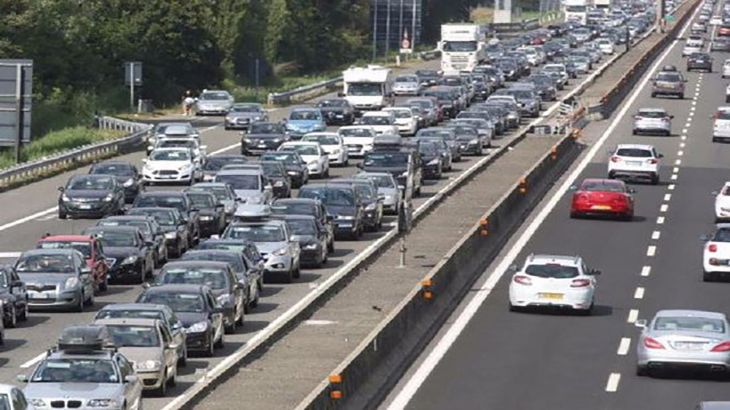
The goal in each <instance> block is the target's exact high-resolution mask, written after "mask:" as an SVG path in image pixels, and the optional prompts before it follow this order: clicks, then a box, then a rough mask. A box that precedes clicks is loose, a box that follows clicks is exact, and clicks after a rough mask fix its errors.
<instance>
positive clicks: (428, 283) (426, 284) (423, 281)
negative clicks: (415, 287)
mask: <svg viewBox="0 0 730 410" xmlns="http://www.w3.org/2000/svg"><path fill="white" fill-rule="evenodd" d="M431 285H433V281H431V279H423V280H422V281H421V286H431Z"/></svg>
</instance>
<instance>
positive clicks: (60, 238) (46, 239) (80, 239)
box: [38, 235, 91, 242]
mask: <svg viewBox="0 0 730 410" xmlns="http://www.w3.org/2000/svg"><path fill="white" fill-rule="evenodd" d="M90 240H91V235H49V236H44V237H43V238H41V239H39V240H38V242H64V241H74V242H86V241H90Z"/></svg>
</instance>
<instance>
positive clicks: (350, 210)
mask: <svg viewBox="0 0 730 410" xmlns="http://www.w3.org/2000/svg"><path fill="white" fill-rule="evenodd" d="M327 212H329V213H330V214H331V215H342V216H355V213H356V210H355V207H352V206H337V205H329V204H328V205H327Z"/></svg>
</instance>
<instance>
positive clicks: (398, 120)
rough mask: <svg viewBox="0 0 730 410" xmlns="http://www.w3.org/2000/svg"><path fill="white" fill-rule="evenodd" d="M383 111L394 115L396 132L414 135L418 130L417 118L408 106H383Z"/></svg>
mask: <svg viewBox="0 0 730 410" xmlns="http://www.w3.org/2000/svg"><path fill="white" fill-rule="evenodd" d="M382 111H383V112H390V113H393V116H394V117H395V125H397V126H398V132H399V133H401V134H403V135H414V134H415V133H416V131H418V118H417V117H416V116H415V115H413V111H412V110H411V109H410V108H408V107H388V108H383V110H382Z"/></svg>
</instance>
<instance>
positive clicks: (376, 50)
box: [372, 0, 380, 62]
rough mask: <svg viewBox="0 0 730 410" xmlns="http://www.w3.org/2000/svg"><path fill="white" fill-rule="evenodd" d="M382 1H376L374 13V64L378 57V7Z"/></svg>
mask: <svg viewBox="0 0 730 410" xmlns="http://www.w3.org/2000/svg"><path fill="white" fill-rule="evenodd" d="M378 3H380V0H374V4H375V6H374V7H375V12H374V13H373V14H374V15H373V58H372V60H373V62H375V59H376V58H377V57H378V6H379V4H378Z"/></svg>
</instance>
